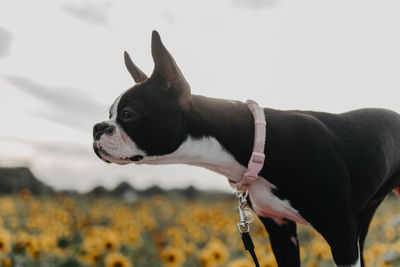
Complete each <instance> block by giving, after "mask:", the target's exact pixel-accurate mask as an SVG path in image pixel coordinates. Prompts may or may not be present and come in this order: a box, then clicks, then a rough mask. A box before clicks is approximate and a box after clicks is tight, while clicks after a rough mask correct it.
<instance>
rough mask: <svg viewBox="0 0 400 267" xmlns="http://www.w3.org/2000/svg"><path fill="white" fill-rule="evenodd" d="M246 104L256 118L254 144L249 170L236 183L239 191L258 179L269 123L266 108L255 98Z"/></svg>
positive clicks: (263, 158) (262, 164)
mask: <svg viewBox="0 0 400 267" xmlns="http://www.w3.org/2000/svg"><path fill="white" fill-rule="evenodd" d="M246 104H247V106H248V108H249V109H250V111H251V113H252V114H253V118H254V144H253V153H252V154H251V157H250V160H249V163H248V165H247V171H246V172H245V173H244V174H243V177H242V179H240V181H239V182H238V183H237V184H236V189H237V190H238V191H245V190H246V189H247V188H248V187H249V186H250V184H251V183H253V182H254V181H255V180H257V179H258V173H259V172H260V171H261V170H262V168H263V166H264V160H265V154H264V148H265V136H266V128H267V127H266V126H267V123H266V120H265V114H264V110H263V109H262V108H260V106H259V105H258V104H257V102H255V101H254V100H247V101H246Z"/></svg>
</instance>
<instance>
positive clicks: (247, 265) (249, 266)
mask: <svg viewBox="0 0 400 267" xmlns="http://www.w3.org/2000/svg"><path fill="white" fill-rule="evenodd" d="M253 266H254V263H252V262H251V261H250V260H249V259H247V258H242V259H237V260H234V261H232V262H230V263H229V264H228V267H253Z"/></svg>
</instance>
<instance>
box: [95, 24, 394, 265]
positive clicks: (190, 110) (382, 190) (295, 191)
mask: <svg viewBox="0 0 400 267" xmlns="http://www.w3.org/2000/svg"><path fill="white" fill-rule="evenodd" d="M151 51H152V55H153V60H154V63H155V67H154V71H153V73H152V74H151V76H150V77H147V76H146V75H145V74H144V73H143V72H142V71H141V70H140V69H139V68H138V67H137V66H136V65H135V64H134V63H133V62H132V61H131V59H130V58H129V55H128V54H127V53H125V64H126V66H127V68H128V71H129V72H130V73H131V75H132V77H133V79H134V80H135V82H136V84H135V85H134V86H133V87H132V88H130V89H128V90H127V91H125V92H124V93H122V94H121V95H120V96H118V97H117V99H116V100H115V101H114V103H113V104H112V106H111V108H110V117H109V119H108V120H105V121H104V122H100V123H98V124H96V125H95V127H94V129H93V137H94V143H93V147H94V150H95V152H96V154H97V155H98V156H99V157H100V158H101V159H102V160H104V161H106V162H113V163H118V164H128V163H132V162H133V163H136V164H172V163H185V164H190V165H196V166H202V167H205V168H208V169H210V170H212V171H215V172H218V173H220V174H223V175H225V176H226V177H228V178H229V180H230V182H231V183H232V184H235V183H236V182H238V181H239V180H240V179H241V177H242V176H243V174H244V173H245V172H246V170H247V163H248V161H249V158H250V156H251V154H252V148H253V139H254V122H253V116H252V113H251V112H250V110H249V109H248V107H247V105H246V104H244V103H242V102H240V101H228V100H222V99H212V98H207V97H204V96H199V95H192V94H191V89H190V86H189V83H188V82H187V81H186V79H185V78H184V76H183V74H182V72H181V71H180V69H179V68H178V66H177V64H176V63H175V61H174V59H173V58H172V56H171V54H170V53H169V52H168V51H167V50H166V48H165V47H164V45H163V44H162V42H161V39H160V36H159V34H158V33H157V32H155V31H154V32H153V35H152V47H151ZM261 93H265V92H261ZM264 113H265V117H266V121H267V126H266V127H267V128H266V145H265V151H264V153H265V155H266V159H265V164H264V167H263V169H262V170H261V172H260V179H258V180H256V182H254V183H253V184H251V185H250V187H249V188H248V190H249V197H250V201H251V203H252V207H253V209H254V210H255V212H256V213H257V215H258V216H259V217H260V219H261V221H262V222H263V223H264V225H265V227H266V229H267V231H268V232H269V236H270V240H271V244H272V248H273V251H274V253H275V256H276V260H277V262H278V265H279V266H281V267H282V266H290V267H293V266H300V258H299V247H298V241H297V233H296V223H302V224H306V225H309V226H310V227H313V228H314V229H316V230H317V231H318V232H319V233H321V235H322V236H323V237H324V238H325V240H326V241H327V242H328V244H329V245H330V247H331V250H332V256H333V259H334V261H335V263H336V264H337V265H338V266H363V265H364V262H363V258H362V251H363V245H364V240H365V237H366V234H367V232H368V226H369V223H370V221H371V219H372V217H373V215H374V212H375V210H376V208H377V207H378V206H379V204H380V203H381V202H382V201H383V199H384V198H385V196H386V195H387V194H388V193H389V192H390V191H392V190H396V188H397V186H399V184H400V116H399V115H398V114H396V113H394V112H392V111H389V110H384V109H361V110H355V111H351V112H347V113H342V114H329V113H323V112H313V111H298V110H291V111H282V110H274V109H269V108H265V109H264Z"/></svg>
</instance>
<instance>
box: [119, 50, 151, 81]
mask: <svg viewBox="0 0 400 267" xmlns="http://www.w3.org/2000/svg"><path fill="white" fill-rule="evenodd" d="M124 59H125V66H126V68H127V69H128V71H129V73H130V74H131V75H132V77H133V79H134V80H135V82H136V83H140V82H143V81H145V80H146V79H147V76H146V74H144V73H143V71H141V70H140V69H139V68H138V67H136V65H135V64H134V63H133V61H132V59H131V57H130V56H129V54H128V52H126V51H125V52H124Z"/></svg>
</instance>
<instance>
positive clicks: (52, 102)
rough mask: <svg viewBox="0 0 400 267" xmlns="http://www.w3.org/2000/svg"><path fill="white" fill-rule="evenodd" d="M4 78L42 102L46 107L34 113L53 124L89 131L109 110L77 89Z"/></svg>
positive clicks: (24, 79) (10, 76)
mask: <svg viewBox="0 0 400 267" xmlns="http://www.w3.org/2000/svg"><path fill="white" fill-rule="evenodd" d="M2 77H3V78H4V79H5V80H6V81H8V82H9V83H10V84H11V85H13V86H15V87H16V88H18V89H20V90H21V91H23V92H25V93H27V94H30V95H32V96H34V97H36V98H38V99H39V100H40V101H42V102H43V103H44V104H45V105H46V106H45V107H42V109H38V110H35V111H33V113H34V114H36V115H38V116H40V117H42V118H44V119H47V120H50V121H52V122H56V123H62V124H64V125H67V126H70V127H74V128H79V129H82V130H85V131H87V128H88V126H90V127H91V125H92V124H93V122H94V121H97V118H98V117H99V116H100V115H104V113H105V111H106V110H107V107H105V106H103V105H101V104H99V103H97V102H94V101H92V100H90V99H89V98H88V97H86V96H85V94H84V93H83V92H81V91H79V90H76V89H72V88H57V87H49V86H46V85H43V84H41V83H39V82H36V81H33V80H31V79H28V78H25V77H20V76H14V75H2Z"/></svg>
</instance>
